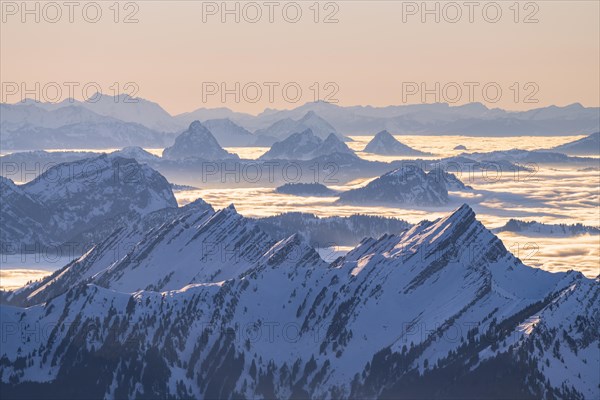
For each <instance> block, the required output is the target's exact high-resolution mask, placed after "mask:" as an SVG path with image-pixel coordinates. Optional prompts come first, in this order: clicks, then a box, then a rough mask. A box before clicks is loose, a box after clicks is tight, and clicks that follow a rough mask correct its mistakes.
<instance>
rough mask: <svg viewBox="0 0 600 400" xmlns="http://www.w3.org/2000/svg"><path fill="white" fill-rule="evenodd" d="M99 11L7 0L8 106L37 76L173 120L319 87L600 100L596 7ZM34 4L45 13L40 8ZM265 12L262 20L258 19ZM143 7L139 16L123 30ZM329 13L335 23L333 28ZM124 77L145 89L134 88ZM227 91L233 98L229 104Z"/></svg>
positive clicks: (161, 6)
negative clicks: (149, 106)
mask: <svg viewBox="0 0 600 400" xmlns="http://www.w3.org/2000/svg"><path fill="white" fill-rule="evenodd" d="M90 3H93V2H80V3H79V6H77V7H75V9H74V11H73V20H74V22H72V23H71V22H69V9H68V8H67V7H66V6H64V5H63V3H62V2H60V1H59V2H57V3H54V4H58V5H59V8H60V12H61V13H62V16H61V17H60V18H58V17H57V15H58V14H57V9H56V8H55V7H54V6H47V7H45V8H44V3H43V2H42V3H39V5H38V7H39V9H38V10H39V14H38V16H39V18H40V21H39V22H36V21H35V20H34V19H35V17H36V15H35V12H34V14H28V15H22V11H23V10H22V3H21V2H20V1H18V2H7V1H2V26H1V32H0V33H1V35H0V36H1V37H0V60H1V61H0V75H1V76H0V80H1V81H2V83H3V89H4V90H3V96H2V99H3V100H7V101H8V102H15V101H17V100H19V98H20V96H21V94H22V92H21V91H19V92H18V93H16V94H14V95H11V97H7V91H6V89H7V88H8V86H6V85H10V84H11V83H12V82H14V83H18V84H21V83H22V82H25V83H26V84H27V87H28V88H30V89H31V88H34V87H35V86H34V84H35V82H39V83H40V92H42V88H43V86H44V85H47V84H48V83H49V82H57V83H58V84H59V86H60V87H61V88H62V92H63V93H62V94H63V97H66V95H67V94H68V86H66V85H64V83H65V82H77V83H78V84H79V87H77V88H76V89H75V92H74V94H75V97H77V98H81V96H82V86H83V85H85V84H86V83H89V82H96V83H97V86H90V85H88V90H89V94H91V93H92V92H93V91H94V90H93V89H94V88H97V87H99V88H100V89H101V90H102V91H103V92H105V93H111V91H112V90H115V89H116V87H115V86H113V84H114V82H118V83H119V86H118V87H119V89H117V90H118V91H125V90H126V89H127V91H131V90H133V89H135V88H136V87H137V88H138V91H137V93H136V94H137V95H138V96H141V97H144V98H147V99H150V100H153V101H157V102H159V103H160V104H161V105H162V106H163V107H165V108H166V109H167V111H169V112H171V113H172V114H177V113H181V112H185V111H191V110H193V109H195V108H198V107H218V106H227V107H229V108H232V109H235V110H239V111H245V112H253V113H255V112H258V111H261V110H263V109H264V108H265V107H270V108H291V107H294V106H297V105H299V104H302V103H304V102H306V101H312V100H314V99H315V94H316V92H317V91H316V88H317V87H318V88H319V90H318V94H319V96H318V97H319V98H321V99H324V98H325V97H326V96H329V99H332V100H337V101H338V102H339V104H341V105H355V104H363V105H365V104H371V105H376V106H383V105H390V104H403V103H418V102H422V101H423V98H422V97H421V89H422V88H421V87H420V85H421V84H422V83H424V84H425V85H426V87H427V88H428V89H430V90H431V92H430V94H428V95H427V97H426V98H425V101H427V102H433V101H435V100H439V101H445V100H446V101H455V102H456V104H462V103H465V102H468V101H469V100H474V101H481V102H483V103H486V104H487V105H488V106H497V107H502V108H507V109H516V110H517V109H529V108H535V107H539V106H545V105H549V104H557V105H566V104H569V103H573V102H580V103H582V104H584V105H586V106H598V105H599V102H600V100H599V99H600V81H599V79H600V78H599V76H600V43H599V40H600V39H599V38H600V29H599V25H600V21H599V18H600V16H599V15H600V8H599V7H600V6H599V4H600V2H598V1H568V2H567V1H537V2H520V3H519V4H518V11H519V12H518V15H516V12H515V11H516V8H515V7H514V2H513V1H499V2H496V3H493V2H473V8H471V9H470V8H469V7H468V6H466V5H465V2H463V1H459V2H456V3H452V6H448V5H447V4H448V3H447V2H437V3H436V2H428V3H427V7H428V8H429V9H434V8H435V7H436V4H437V7H438V9H439V13H438V16H439V22H436V21H435V20H434V19H435V17H436V15H435V13H434V14H429V15H423V14H422V6H421V4H422V3H421V2H400V1H398V2H393V1H368V2H367V1H337V2H328V3H327V2H321V3H320V4H319V5H318V9H319V15H318V21H319V22H317V23H315V22H314V18H315V9H316V7H315V6H314V2H313V1H308V2H296V3H293V2H272V4H273V6H272V8H271V10H273V19H274V22H273V23H270V22H269V11H270V6H268V5H267V4H266V3H265V2H262V1H259V2H256V3H252V4H251V5H247V2H239V3H236V2H228V3H227V6H228V7H229V8H230V9H234V8H235V7H236V4H237V7H238V10H239V14H238V16H239V18H240V21H239V22H235V20H234V18H235V17H236V15H235V14H230V15H225V16H224V17H226V18H227V20H226V21H225V22H222V20H221V18H222V17H223V15H222V14H221V11H222V3H221V2H220V1H219V2H200V1H175V2H174V1H169V2H167V1H138V2H129V3H127V2H122V3H120V6H119V7H118V8H119V15H118V20H119V22H117V23H115V22H114V18H115V12H114V6H113V9H111V8H110V7H111V6H112V4H113V2H112V1H108V2H97V3H93V4H90ZM27 4H28V7H30V9H32V10H33V9H34V7H36V6H35V4H36V2H28V3H27ZM98 4H99V8H100V9H101V10H102V15H101V17H100V19H99V21H98V22H96V23H91V22H88V21H86V20H85V19H84V16H85V17H86V18H87V19H88V20H89V21H91V20H94V19H95V18H96V5H98ZM84 6H85V7H87V8H86V11H85V13H84V11H83V8H84ZM297 6H298V7H297ZM311 7H312V8H311ZM284 8H285V10H286V14H285V18H284V11H283V10H284ZM297 8H300V9H301V10H302V15H301V17H299V21H298V22H296V23H292V22H289V21H292V20H294V19H297V18H296V9H297ZM498 8H499V9H500V10H501V12H502V15H501V16H500V17H497V14H496V12H497V10H498ZM484 9H485V11H484ZM203 10H204V13H203ZM257 10H260V12H261V13H262V16H261V17H260V19H259V20H258V22H255V23H252V22H251V21H252V20H255V19H256V15H257V13H256V12H257ZM470 11H472V18H473V22H469V18H470V15H469V14H470ZM215 12H216V14H214V13H215ZM457 12H460V13H461V16H460V17H458V14H457ZM132 13H133V17H132V19H137V20H138V22H137V23H124V22H123V20H124V19H125V17H126V16H127V15H129V14H132ZM13 14H14V15H13ZM213 14H214V15H213ZM328 15H332V16H331V17H330V18H329V19H332V20H334V19H337V20H338V22H333V23H324V19H325V18H326V16H328ZM23 17H25V18H26V21H25V22H22V18H23ZM423 17H426V18H427V19H426V21H425V22H422V18H423ZM515 18H517V21H518V22H515ZM203 19H204V21H203ZM286 19H287V21H286ZM497 19H498V22H495V23H494V22H492V21H494V20H497ZM51 20H57V22H55V23H51V22H50V21H51ZM453 20H458V22H455V23H453V22H452V21H453ZM525 20H529V21H530V23H525ZM535 20H537V21H538V22H535ZM127 82H134V83H135V85H130V86H128V87H127V88H125V84H126V83H127ZM212 82H214V83H216V84H217V85H214V84H212ZM236 82H239V83H240V86H239V90H238V91H237V94H239V96H240V98H239V102H236V99H235V94H236V90H235V83H236ZM252 82H255V83H252ZM265 82H272V83H271V84H267V85H265ZM315 82H317V85H316V86H315V85H314V83H315ZM436 82H439V89H438V90H436V87H435V84H436ZM453 82H454V83H453ZM469 82H470V83H469ZM515 82H517V85H516V86H515V85H514V83H515ZM221 83H225V84H226V85H227V88H228V89H230V90H231V94H228V95H227V96H226V97H225V102H223V99H222V98H221V96H220V93H219V92H220V91H221V88H220V87H219V85H220V84H221ZM328 83H329V84H328ZM286 84H287V86H286V89H287V92H286V93H284V91H283V87H284V85H286ZM484 86H485V87H486V90H487V92H486V93H484V91H483V87H484ZM244 87H245V90H244ZM257 87H258V88H260V90H261V91H262V93H261V94H260V95H259V94H258V92H257V91H256V88H257ZM270 87H271V88H272V95H273V97H272V99H270V98H269V91H270V90H269V88H270ZM517 87H518V88H519V89H518V93H517ZM298 88H300V90H301V95H299V96H298V95H297V92H296V91H297V89H298ZM444 88H445V89H444ZM457 88H460V89H461V91H462V93H459V92H457V90H456V89H457ZM469 88H471V90H470V89H469ZM498 88H500V89H501V90H502V94H501V95H498V94H497V92H496V91H497V89H498ZM47 89H48V91H47V93H46V95H47V96H45V97H44V96H43V93H42V94H41V96H42V97H43V98H47V97H53V96H54V94H53V93H54V92H53V90H54V89H53V86H52V85H50V86H47ZM203 90H204V92H203ZM207 90H212V91H207ZM215 92H216V93H215ZM211 93H214V94H211ZM203 95H204V96H203ZM286 95H287V97H286ZM517 95H518V96H517ZM436 96H437V97H436ZM515 96H517V98H515ZM486 99H487V100H490V101H486ZM526 99H529V100H531V101H535V100H537V101H538V102H537V103H531V102H529V103H528V102H525V100H526ZM271 100H272V101H271ZM496 100H497V101H496ZM294 101H296V102H295V103H294ZM492 101H496V102H492Z"/></svg>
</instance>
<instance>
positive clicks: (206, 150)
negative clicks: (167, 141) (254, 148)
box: [163, 121, 239, 160]
mask: <svg viewBox="0 0 600 400" xmlns="http://www.w3.org/2000/svg"><path fill="white" fill-rule="evenodd" d="M163 158H165V159H167V160H184V159H187V158H197V159H202V160H224V159H229V158H236V159H237V158H239V157H238V156H237V155H236V154H232V153H229V152H227V151H226V150H224V149H223V148H222V147H221V146H220V145H219V143H218V142H217V140H216V139H215V137H214V136H213V134H212V133H211V132H210V131H209V130H208V129H207V128H206V127H205V126H204V125H202V123H200V121H194V122H192V123H191V124H190V126H189V128H188V129H187V130H186V131H185V132H183V133H182V134H181V135H179V136H177V138H176V139H175V143H174V144H173V146H171V147H167V148H166V149H164V151H163Z"/></svg>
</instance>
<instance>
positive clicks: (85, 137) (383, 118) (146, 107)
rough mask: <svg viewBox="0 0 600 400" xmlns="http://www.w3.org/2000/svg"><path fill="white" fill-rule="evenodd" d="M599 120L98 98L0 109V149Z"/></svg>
mask: <svg viewBox="0 0 600 400" xmlns="http://www.w3.org/2000/svg"><path fill="white" fill-rule="evenodd" d="M599 119H600V109H599V108H586V107H583V106H581V105H580V104H572V105H569V106H566V107H556V106H549V107H544V108H539V109H533V110H530V111H522V112H511V111H505V110H501V109H489V108H487V107H485V106H484V105H482V104H479V103H472V104H467V105H464V106H449V105H448V104H442V103H438V104H420V105H404V106H388V107H371V106H352V107H343V106H338V105H335V104H329V103H324V102H314V103H307V104H304V105H302V106H299V107H297V108H294V109H291V110H265V111H264V112H263V113H260V114H258V115H250V114H244V113H237V112H233V111H231V110H228V109H224V108H217V109H199V110H196V111H193V112H190V113H185V114H180V115H176V116H172V115H170V114H169V113H168V112H166V111H165V110H164V109H163V108H162V107H160V105H158V104H157V103H154V102H151V101H148V100H144V99H141V98H130V97H128V96H126V95H120V96H117V97H111V96H107V95H102V96H99V97H98V101H96V102H90V101H87V102H80V101H76V100H65V101H63V102H61V103H37V102H34V101H31V100H27V101H25V102H23V103H16V104H0V133H1V140H2V141H1V143H0V144H1V145H2V147H3V148H4V149H42V148H107V147H123V146H125V145H136V146H143V147H166V146H168V145H170V144H172V143H173V141H174V139H175V136H176V134H179V133H181V132H183V131H184V130H185V129H186V128H187V127H188V126H189V124H190V123H191V122H193V121H194V120H200V121H205V122H206V121H210V122H207V126H208V127H209V129H210V128H211V127H212V129H214V130H215V136H216V138H217V140H218V141H219V143H220V144H221V146H232V145H238V146H249V145H254V146H256V145H259V146H270V145H271V144H273V143H274V142H275V141H278V140H282V139H285V138H286V137H288V136H289V135H291V134H292V133H297V132H301V131H304V130H306V129H311V130H312V131H313V133H315V135H317V136H319V137H320V138H321V139H325V138H326V137H327V136H328V135H329V134H330V133H335V134H336V135H337V136H338V137H340V138H341V139H343V138H344V137H345V136H347V135H374V134H375V133H376V132H380V131H383V130H387V131H389V132H391V133H393V134H421V135H443V134H461V135H473V136H520V135H573V134H589V133H591V132H596V131H598V130H599V129H600V126H599V125H600V122H599ZM249 133H252V134H253V136H248V134H249Z"/></svg>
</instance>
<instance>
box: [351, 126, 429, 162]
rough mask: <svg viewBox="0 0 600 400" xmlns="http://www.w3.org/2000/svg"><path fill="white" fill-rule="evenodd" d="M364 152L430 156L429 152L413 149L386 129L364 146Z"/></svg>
mask: <svg viewBox="0 0 600 400" xmlns="http://www.w3.org/2000/svg"><path fill="white" fill-rule="evenodd" d="M363 151H364V152H365V153H373V154H380V155H385V156H430V155H431V153H426V152H423V151H419V150H415V149H413V148H412V147H409V146H407V145H405V144H403V143H401V142H399V141H398V140H397V139H396V138H395V137H393V136H392V135H391V134H390V133H389V132H388V131H381V132H379V133H378V134H377V135H375V137H373V139H372V140H371V141H370V142H369V143H368V144H367V145H366V146H365V149H364V150H363Z"/></svg>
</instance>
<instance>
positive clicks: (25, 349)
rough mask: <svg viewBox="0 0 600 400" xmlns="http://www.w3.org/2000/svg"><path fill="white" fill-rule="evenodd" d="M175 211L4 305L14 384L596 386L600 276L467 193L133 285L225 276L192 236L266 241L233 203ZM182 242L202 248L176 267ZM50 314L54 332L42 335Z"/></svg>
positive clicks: (221, 392)
mask: <svg viewBox="0 0 600 400" xmlns="http://www.w3.org/2000/svg"><path fill="white" fill-rule="evenodd" d="M201 215H204V216H203V217H201ZM178 221H179V222H178V223H175V222H173V223H167V224H162V225H161V227H160V228H158V229H157V230H156V231H155V232H154V233H152V234H149V235H147V237H146V238H142V239H141V240H140V241H139V243H140V245H136V246H134V247H135V249H134V250H133V252H132V253H130V254H132V255H133V254H138V256H135V257H131V260H132V262H131V263H129V265H127V263H126V264H122V265H119V264H121V263H117V264H116V266H108V267H107V268H105V272H104V273H101V274H99V275H98V274H95V275H94V277H93V279H92V281H84V282H82V283H81V284H74V285H72V286H70V287H69V288H67V289H68V290H67V291H65V292H63V294H60V295H58V296H57V297H54V298H52V299H49V300H48V301H46V302H45V303H42V304H39V305H37V306H33V307H30V308H27V309H23V308H18V307H12V306H6V305H3V306H0V312H1V316H2V321H3V322H4V323H5V324H9V325H11V326H14V327H15V331H11V332H14V333H10V334H8V335H7V337H6V340H7V342H6V344H7V346H3V347H2V355H0V380H1V381H2V382H3V384H2V389H3V393H7V394H9V395H10V394H20V395H30V396H31V395H32V394H35V393H39V392H40V391H41V390H44V391H47V392H48V391H51V392H52V393H55V394H58V395H66V394H71V395H75V396H77V395H81V394H83V393H86V394H87V395H90V396H93V397H104V396H107V397H140V398H141V397H144V398H146V397H152V396H158V397H167V396H176V397H195V398H224V397H227V398H230V397H238V396H239V397H252V398H256V397H268V398H274V397H277V398H281V397H286V398H288V397H311V398H322V397H335V398H339V397H362V398H379V397H398V396H402V395H404V396H409V397H413V396H419V395H420V396H430V397H432V396H438V397H439V396H442V397H444V396H448V395H454V396H458V397H460V396H461V393H462V395H463V396H464V395H465V392H464V390H465V389H468V390H469V391H468V392H467V393H470V394H471V395H475V396H485V395H491V393H507V394H508V395H514V394H515V393H516V394H525V395H526V396H528V397H547V398H550V397H558V398H578V397H585V398H590V397H596V396H597V394H598V383H599V382H598V376H599V372H600V369H599V368H600V367H599V364H600V363H599V362H600V357H599V355H598V351H597V349H598V344H599V334H598V332H599V330H598V329H597V328H598V326H599V324H600V321H599V317H598V312H597V311H598V306H599V301H600V286H599V282H598V280H597V279H596V280H592V279H587V278H585V277H583V276H582V275H581V274H579V273H577V272H568V273H557V274H554V273H549V272H546V271H543V270H540V269H535V268H530V267H527V266H525V265H523V264H522V263H521V262H520V260H519V259H517V258H515V257H514V256H513V255H512V254H510V253H509V252H508V251H507V250H506V248H505V247H504V245H503V244H502V242H501V241H500V240H499V239H498V238H497V237H495V236H494V235H493V234H492V233H491V232H490V231H489V230H487V229H486V228H485V227H484V226H483V225H482V224H481V223H480V222H478V221H477V220H476V217H475V213H474V212H473V211H472V210H471V209H470V208H469V207H468V206H466V205H464V206H462V207H460V208H459V209H457V210H456V211H455V212H453V213H451V214H449V215H448V216H446V217H444V218H441V219H438V220H436V221H432V222H429V221H424V222H422V223H420V224H417V225H415V226H413V227H411V228H410V229H408V230H406V231H404V232H401V233H399V234H398V235H384V236H382V237H380V238H378V239H374V238H366V239H365V240H363V241H362V243H361V244H360V245H358V246H357V247H356V248H355V249H354V250H352V251H351V252H349V253H348V254H347V255H346V256H344V257H341V258H340V259H338V260H336V261H335V262H334V263H332V264H331V265H328V264H326V263H325V262H323V261H322V260H320V258H319V257H318V255H317V254H316V252H315V251H314V250H313V249H312V248H311V247H310V246H308V245H307V244H306V243H305V242H304V241H303V239H302V238H301V237H300V236H298V235H292V236H291V237H289V238H287V239H284V240H281V241H279V242H277V243H273V244H271V243H269V244H268V245H267V246H265V247H264V248H263V249H266V250H264V252H263V250H260V249H259V251H257V252H251V253H250V254H256V255H259V254H261V253H262V255H260V256H258V257H256V258H255V257H250V260H251V262H249V263H248V264H244V265H243V268H238V267H239V266H241V265H242V264H232V268H231V269H228V268H227V266H226V265H223V267H225V268H226V269H224V271H226V274H225V275H224V278H225V280H219V278H215V280H214V281H212V282H211V281H209V280H206V279H204V280H203V281H200V280H198V281H195V282H192V281H190V280H188V278H186V279H175V280H174V281H170V282H172V283H173V285H172V286H170V283H166V284H163V285H162V289H160V288H157V290H158V291H153V290H134V289H133V286H135V285H137V286H138V287H143V286H144V285H146V284H147V283H148V282H144V281H139V282H138V279H146V278H144V276H143V275H144V274H143V272H142V271H143V270H144V269H145V268H153V267H152V266H153V265H155V266H156V268H159V267H160V266H162V272H161V274H162V276H167V275H169V274H170V273H171V272H172V273H173V274H174V276H175V277H176V276H179V277H182V275H181V273H184V272H185V271H187V270H191V271H189V272H185V274H187V277H191V276H193V274H197V273H200V274H201V275H203V276H206V275H208V274H210V271H214V267H215V266H218V265H219V264H218V260H211V261H209V262H207V263H202V262H200V263H198V258H197V257H198V256H200V254H201V251H200V249H201V247H200V246H198V245H194V244H193V243H194V242H193V241H190V240H192V238H194V236H196V235H199V236H198V238H200V237H201V236H202V235H203V234H205V233H206V234H209V232H212V233H210V234H209V235H208V236H207V238H209V237H212V236H213V235H220V234H222V235H223V236H222V237H219V236H217V237H215V238H217V240H218V241H219V242H222V241H228V240H233V243H236V245H237V246H241V248H247V247H246V246H250V247H251V248H255V246H253V245H252V243H255V241H256V240H257V238H258V237H260V236H261V234H260V233H259V231H253V229H255V228H251V225H247V224H248V223H247V222H244V218H243V217H240V216H238V215H237V213H235V210H234V209H233V208H228V209H225V210H222V211H219V212H217V213H214V212H212V211H210V210H204V211H199V210H197V211H191V212H190V214H189V215H188V216H187V217H186V216H181V217H180V219H178ZM211 221H212V222H211ZM241 231H243V232H246V233H247V234H240V232H241ZM219 232H220V233H219ZM265 239H266V237H265ZM259 242H261V243H263V242H264V240H259ZM198 243H200V242H198ZM182 246H183V247H182ZM193 248H195V251H192V249H193ZM159 249H162V250H159ZM180 249H184V250H183V251H186V252H187V251H189V253H188V254H190V256H191V255H192V254H196V258H194V257H192V258H189V259H187V261H177V260H178V254H179V253H180ZM185 249H189V250H185ZM242 253H243V254H246V252H245V251H243V252H242ZM242 253H240V254H242ZM169 254H171V255H172V257H168V255H169ZM159 255H161V256H162V257H164V258H163V260H162V261H161V260H160V259H159V258H157V257H158V256H159ZM184 260H185V259H184ZM192 261H193V262H192ZM92 265H93V263H92ZM184 266H186V267H185V268H184V269H181V267H184ZM72 269H73V271H75V270H76V268H72ZM136 270H137V271H139V272H136ZM155 271H157V270H156V269H155ZM190 273H191V274H190ZM229 273H230V274H231V275H230V276H229V277H227V276H226V275H227V274H229ZM157 278H158V277H157ZM163 282H164V280H163ZM90 283H91V284H90ZM175 283H176V285H175ZM176 286H179V287H176ZM169 288H173V290H168V289H169ZM115 289H116V290H115ZM119 290H125V291H127V292H129V293H123V292H120V291H119ZM161 290H167V291H162V292H160V291H161ZM36 326H41V327H45V326H47V327H49V328H48V330H47V334H46V335H44V336H40V337H36V336H35V332H36V331H35V328H34V329H33V330H32V329H31V328H32V327H36ZM491 371H509V372H508V373H503V374H500V375H498V374H494V373H493V372H491ZM510 371H519V373H518V374H515V373H510ZM560 371H568V372H566V373H564V372H560ZM492 377H493V379H492ZM482 379H483V381H484V382H486V384H485V385H483V386H481V385H480V386H476V385H475V386H473V385H470V386H469V385H466V384H465V383H468V382H470V381H477V380H479V381H481V380H482ZM67 381H68V382H70V383H71V384H70V385H65V384H64V382H67ZM33 382H39V383H37V384H34V383H33ZM461 384H462V385H461ZM461 388H462V390H463V392H461Z"/></svg>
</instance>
